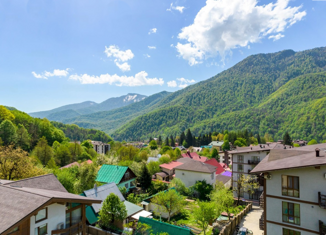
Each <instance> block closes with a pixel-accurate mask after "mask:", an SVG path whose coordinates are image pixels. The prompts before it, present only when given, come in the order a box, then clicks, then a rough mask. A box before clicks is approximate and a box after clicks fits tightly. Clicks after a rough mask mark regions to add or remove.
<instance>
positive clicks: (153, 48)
mask: <svg viewBox="0 0 326 235" xmlns="http://www.w3.org/2000/svg"><path fill="white" fill-rule="evenodd" d="M148 49H151V50H155V49H156V46H148Z"/></svg>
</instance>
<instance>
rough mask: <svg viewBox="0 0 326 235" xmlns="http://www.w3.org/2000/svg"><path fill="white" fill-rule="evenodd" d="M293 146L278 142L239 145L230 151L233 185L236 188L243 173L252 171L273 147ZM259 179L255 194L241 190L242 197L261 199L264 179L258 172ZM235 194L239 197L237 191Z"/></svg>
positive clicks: (247, 173)
mask: <svg viewBox="0 0 326 235" xmlns="http://www.w3.org/2000/svg"><path fill="white" fill-rule="evenodd" d="M284 148H292V147H291V146H284V145H283V144H278V143H268V144H260V145H257V146H250V147H237V148H236V149H235V150H233V151H229V152H228V153H229V154H230V155H231V159H232V187H233V188H236V185H237V180H238V179H239V178H240V176H241V175H249V173H250V171H251V170H252V169H254V167H255V166H257V164H258V163H259V162H260V161H262V160H263V159H264V158H265V157H266V156H267V155H268V154H269V152H270V151H271V150H272V149H284ZM256 176H257V181H258V182H259V183H260V186H259V189H257V190H256V192H255V193H254V194H248V193H247V192H241V194H240V197H242V198H244V199H251V200H259V197H260V195H261V193H262V191H263V183H264V181H263V179H262V176H261V175H259V174H257V175H256ZM234 196H235V197H238V195H237V192H234Z"/></svg>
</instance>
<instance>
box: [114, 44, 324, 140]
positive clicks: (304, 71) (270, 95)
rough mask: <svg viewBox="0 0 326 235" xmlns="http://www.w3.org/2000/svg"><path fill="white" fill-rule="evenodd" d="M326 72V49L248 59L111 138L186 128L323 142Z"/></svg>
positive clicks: (166, 102) (170, 100) (172, 97)
mask: <svg viewBox="0 0 326 235" xmlns="http://www.w3.org/2000/svg"><path fill="white" fill-rule="evenodd" d="M324 71H326V48H325V47H323V48H315V49H312V50H307V51H302V52H294V51H292V50H285V51H281V52H277V53H270V54H258V55H253V56H249V57H248V58H246V59H244V60H243V61H241V62H239V63H238V64H236V65H235V66H233V67H232V68H230V69H228V70H226V71H223V72H222V73H220V74H218V75H216V76H214V77H212V78H211V79H208V80H206V81H203V82H200V83H197V84H195V85H192V86H189V87H187V88H185V89H183V90H180V91H178V92H174V93H172V94H171V95H169V96H167V97H166V98H164V99H162V100H161V101H160V102H159V103H158V104H157V107H158V108H156V109H155V110H153V111H151V112H149V113H147V114H144V115H142V116H139V117H137V118H135V119H134V120H132V121H131V122H129V123H127V124H126V125H124V126H122V127H121V128H119V129H118V130H117V131H115V132H114V133H113V137H114V138H115V139H120V140H121V139H126V140H127V139H142V138H145V137H149V136H157V135H163V136H166V135H170V134H173V135H176V134H179V133H180V132H181V131H184V130H185V129H186V128H191V129H192V131H193V132H194V133H196V134H200V133H207V132H209V131H218V130H223V129H229V130H239V129H244V128H250V130H252V131H257V132H258V131H259V133H261V134H264V133H265V132H269V133H270V134H273V135H274V138H280V137H281V135H282V134H283V132H284V131H286V130H287V131H289V132H290V134H292V135H293V137H295V138H299V137H300V138H303V137H305V138H306V137H309V136H314V137H315V138H319V139H322V138H324V137H323V133H322V132H324V133H326V128H325V127H324V125H323V126H321V124H320V123H322V120H324V119H325V114H326V113H325V114H324V111H323V109H325V108H326V106H323V105H324V104H325V101H324V96H325V94H324V92H323V90H325V88H326V87H325V80H324V79H325V73H323V72H324ZM298 84H301V85H298ZM317 131H318V132H319V133H318V134H317ZM325 138H326V136H325Z"/></svg>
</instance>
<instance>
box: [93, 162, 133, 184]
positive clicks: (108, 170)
mask: <svg viewBox="0 0 326 235" xmlns="http://www.w3.org/2000/svg"><path fill="white" fill-rule="evenodd" d="M127 170H128V167H127V166H114V165H103V166H102V167H101V169H100V170H99V171H98V173H97V178H96V181H98V182H102V183H111V182H114V183H116V184H119V183H120V181H121V179H122V177H123V176H124V174H125V173H126V171H127Z"/></svg>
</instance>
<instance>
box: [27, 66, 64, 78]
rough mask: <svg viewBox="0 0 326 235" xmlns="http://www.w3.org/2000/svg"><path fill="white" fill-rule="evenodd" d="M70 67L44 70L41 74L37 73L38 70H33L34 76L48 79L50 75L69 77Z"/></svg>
mask: <svg viewBox="0 0 326 235" xmlns="http://www.w3.org/2000/svg"><path fill="white" fill-rule="evenodd" d="M69 70H70V69H69V68H67V69H63V70H61V69H54V70H53V72H48V71H44V72H43V73H41V74H37V73H36V72H34V71H33V72H32V74H33V76H34V77H36V78H43V79H48V78H49V77H67V76H68V74H69Z"/></svg>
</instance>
